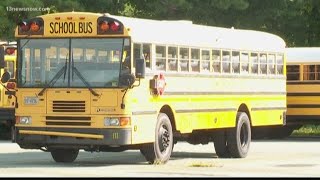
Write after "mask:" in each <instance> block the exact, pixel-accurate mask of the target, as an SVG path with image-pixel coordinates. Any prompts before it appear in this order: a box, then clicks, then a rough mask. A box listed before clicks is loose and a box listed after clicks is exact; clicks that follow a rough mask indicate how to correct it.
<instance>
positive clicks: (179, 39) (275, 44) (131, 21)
mask: <svg viewBox="0 0 320 180" xmlns="http://www.w3.org/2000/svg"><path fill="white" fill-rule="evenodd" d="M110 17H113V18H116V19H118V20H120V21H121V22H122V23H123V24H124V25H125V26H126V27H127V28H128V27H129V28H130V30H131V35H132V39H133V40H134V41H135V42H145V43H157V44H169V45H170V44H171V45H185V46H191V47H192V46H195V47H208V48H226V49H240V50H250V51H252V50H253V51H272V52H283V51H284V50H285V42H284V40H283V39H282V38H280V37H279V36H276V35H273V34H270V33H266V32H261V31H254V30H239V29H233V28H230V29H229V28H221V27H213V26H204V25H195V24H192V22H191V21H185V20H182V21H159V20H149V19H139V18H129V17H123V16H112V15H110Z"/></svg>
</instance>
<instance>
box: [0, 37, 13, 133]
mask: <svg viewBox="0 0 320 180" xmlns="http://www.w3.org/2000/svg"><path fill="white" fill-rule="evenodd" d="M16 49H17V47H16V43H15V42H11V43H7V42H6V43H2V44H1V45H0V136H1V138H5V139H8V138H10V137H11V134H12V133H11V132H12V128H13V125H14V122H15V116H14V109H15V97H14V96H13V95H11V94H10V92H11V91H13V89H14V88H15V83H14V79H15V70H16V59H17V51H16Z"/></svg>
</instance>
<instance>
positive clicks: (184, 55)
mask: <svg viewBox="0 0 320 180" xmlns="http://www.w3.org/2000/svg"><path fill="white" fill-rule="evenodd" d="M179 61H180V62H179V66H180V67H179V69H180V71H185V72H187V71H189V48H180V54H179Z"/></svg>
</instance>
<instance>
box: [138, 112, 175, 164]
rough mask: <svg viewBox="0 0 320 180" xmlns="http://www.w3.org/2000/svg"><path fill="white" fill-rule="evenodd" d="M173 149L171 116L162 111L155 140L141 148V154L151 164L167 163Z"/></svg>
mask: <svg viewBox="0 0 320 180" xmlns="http://www.w3.org/2000/svg"><path fill="white" fill-rule="evenodd" d="M172 149H173V133H172V126H171V122H170V119H169V117H168V116H167V115H166V114H164V113H160V114H159V115H158V118H157V124H156V128H155V142H154V143H150V144H146V145H144V146H142V148H141V149H140V152H141V154H142V155H143V156H144V157H145V159H146V160H147V161H148V162H149V163H150V164H165V163H166V162H168V160H169V159H170V156H171V153H172Z"/></svg>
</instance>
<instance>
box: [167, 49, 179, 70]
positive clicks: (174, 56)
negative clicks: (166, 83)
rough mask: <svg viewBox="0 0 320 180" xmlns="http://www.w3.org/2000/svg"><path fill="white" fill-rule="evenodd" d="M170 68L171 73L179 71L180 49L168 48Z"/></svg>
mask: <svg viewBox="0 0 320 180" xmlns="http://www.w3.org/2000/svg"><path fill="white" fill-rule="evenodd" d="M168 68H169V71H177V70H178V47H168Z"/></svg>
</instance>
